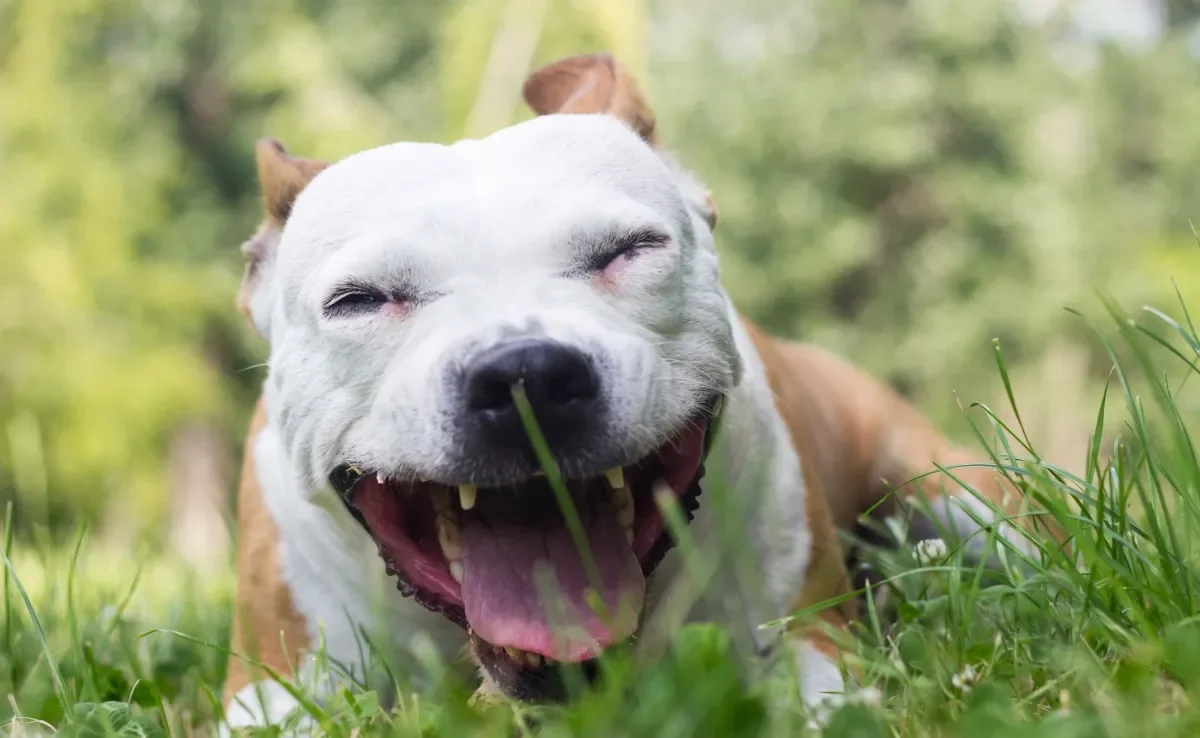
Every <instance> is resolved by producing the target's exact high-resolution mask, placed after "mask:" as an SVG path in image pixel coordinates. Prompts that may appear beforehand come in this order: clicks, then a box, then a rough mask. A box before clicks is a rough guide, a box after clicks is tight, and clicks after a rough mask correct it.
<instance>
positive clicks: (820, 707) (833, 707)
mask: <svg viewBox="0 0 1200 738" xmlns="http://www.w3.org/2000/svg"><path fill="white" fill-rule="evenodd" d="M795 652H796V660H797V664H796V666H797V669H798V671H799V675H800V699H801V700H802V701H803V702H804V707H805V709H806V710H807V711H808V716H809V720H808V727H809V728H811V729H813V730H820V729H822V728H824V727H825V725H826V724H827V723H828V721H829V718H830V717H832V716H833V713H835V712H837V710H838V708H839V707H841V706H842V705H843V704H845V702H846V699H847V695H846V681H845V679H843V678H842V670H841V669H840V668H838V665H837V664H835V663H834V662H833V660H832V659H830V658H829V657H828V656H826V655H825V654H824V653H822V652H821V651H820V650H818V649H817V648H816V647H815V646H813V644H812V643H810V642H809V641H807V640H803V641H800V643H799V644H797V646H796V649H795Z"/></svg>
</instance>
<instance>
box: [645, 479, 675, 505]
mask: <svg viewBox="0 0 1200 738" xmlns="http://www.w3.org/2000/svg"><path fill="white" fill-rule="evenodd" d="M650 490H651V492H653V493H654V497H655V498H662V497H665V498H667V499H668V500H669V499H672V498H674V497H675V490H673V489H671V485H669V484H667V480H665V479H655V480H654V484H653V485H651V487H650Z"/></svg>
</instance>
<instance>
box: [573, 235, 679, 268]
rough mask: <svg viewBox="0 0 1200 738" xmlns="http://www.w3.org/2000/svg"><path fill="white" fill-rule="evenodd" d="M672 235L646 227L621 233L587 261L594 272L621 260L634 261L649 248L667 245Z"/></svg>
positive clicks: (587, 264) (587, 266) (588, 266)
mask: <svg viewBox="0 0 1200 738" xmlns="http://www.w3.org/2000/svg"><path fill="white" fill-rule="evenodd" d="M669 241H670V237H669V236H667V235H666V234H665V233H661V232H659V231H656V230H650V229H644V230H637V231H633V232H631V233H624V234H620V235H618V236H617V237H615V238H614V239H612V240H611V241H608V242H607V243H605V244H604V246H603V247H602V248H599V249H597V250H596V252H595V253H593V254H592V255H590V256H589V257H588V259H587V261H586V269H587V271H589V272H592V273H598V272H603V271H604V270H606V269H608V268H609V267H610V266H612V265H613V264H615V263H617V262H618V261H619V260H625V261H632V260H633V259H635V258H637V256H638V255H639V254H641V253H642V252H644V251H646V250H649V249H657V248H662V247H663V246H666V245H667V243H668V242H669Z"/></svg>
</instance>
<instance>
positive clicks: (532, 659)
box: [525, 651, 542, 669]
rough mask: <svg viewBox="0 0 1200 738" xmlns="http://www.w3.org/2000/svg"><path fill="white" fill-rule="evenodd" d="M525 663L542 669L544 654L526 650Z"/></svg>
mask: <svg viewBox="0 0 1200 738" xmlns="http://www.w3.org/2000/svg"><path fill="white" fill-rule="evenodd" d="M525 663H527V664H529V666H530V668H533V669H540V668H541V666H542V655H541V654H540V653H534V652H533V651H526V652H525Z"/></svg>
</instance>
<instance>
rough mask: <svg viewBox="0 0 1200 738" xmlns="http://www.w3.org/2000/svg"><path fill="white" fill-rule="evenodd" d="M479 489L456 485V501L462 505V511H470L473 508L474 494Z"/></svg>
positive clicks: (473, 486) (470, 485) (471, 485)
mask: <svg viewBox="0 0 1200 738" xmlns="http://www.w3.org/2000/svg"><path fill="white" fill-rule="evenodd" d="M478 491H479V489H478V488H477V487H476V486H475V485H473V484H460V485H458V501H459V503H461V504H462V509H464V510H470V509H471V508H473V507H475V494H476V493H477V492H478Z"/></svg>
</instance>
